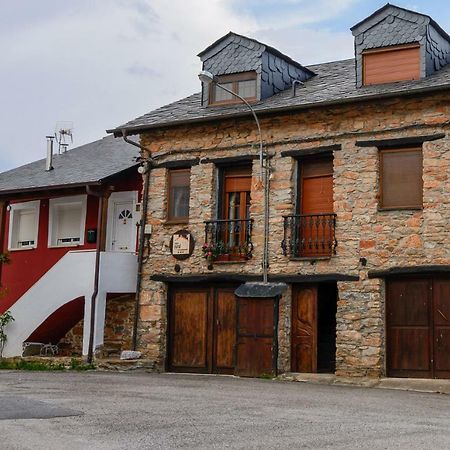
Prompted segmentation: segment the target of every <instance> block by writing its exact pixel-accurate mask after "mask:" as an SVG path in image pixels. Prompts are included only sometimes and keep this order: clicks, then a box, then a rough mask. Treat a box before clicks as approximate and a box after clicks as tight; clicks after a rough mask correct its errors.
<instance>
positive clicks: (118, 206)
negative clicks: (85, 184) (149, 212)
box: [107, 192, 138, 252]
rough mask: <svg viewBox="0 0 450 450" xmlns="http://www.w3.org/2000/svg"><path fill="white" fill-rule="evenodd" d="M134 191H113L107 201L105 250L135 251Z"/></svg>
mask: <svg viewBox="0 0 450 450" xmlns="http://www.w3.org/2000/svg"><path fill="white" fill-rule="evenodd" d="M135 210H136V192H115V193H113V194H111V197H110V199H109V203H108V230H107V250H108V251H110V252H135V251H136V236H137V228H136V223H137V222H138V218H137V217H136V213H135Z"/></svg>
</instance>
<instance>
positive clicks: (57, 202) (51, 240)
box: [48, 195, 87, 248]
mask: <svg viewBox="0 0 450 450" xmlns="http://www.w3.org/2000/svg"><path fill="white" fill-rule="evenodd" d="M86 202H87V195H73V196H70V197H60V198H52V199H50V202H49V211H48V246H49V248H52V247H78V246H80V245H84V234H85V231H86ZM70 204H79V205H81V217H80V241H79V242H70V243H69V242H64V243H61V244H58V241H57V239H56V236H55V233H56V232H57V230H56V229H55V212H56V209H57V207H58V206H61V205H70Z"/></svg>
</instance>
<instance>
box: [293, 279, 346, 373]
mask: <svg viewBox="0 0 450 450" xmlns="http://www.w3.org/2000/svg"><path fill="white" fill-rule="evenodd" d="M292 292H293V296H292V331H291V333H292V334H291V370H292V371H293V372H300V373H317V372H320V373H334V371H335V367H336V311H337V285H336V283H335V282H330V283H319V284H302V285H295V286H294V287H293V291H292Z"/></svg>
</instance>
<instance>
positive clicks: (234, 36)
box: [197, 31, 314, 76]
mask: <svg viewBox="0 0 450 450" xmlns="http://www.w3.org/2000/svg"><path fill="white" fill-rule="evenodd" d="M230 42H233V43H235V44H241V45H244V46H247V47H248V48H249V50H255V53H258V52H260V53H262V52H264V51H267V52H269V53H271V54H272V55H274V56H278V57H279V58H281V59H283V60H284V61H286V62H287V63H289V64H292V65H293V66H295V67H298V68H299V69H301V70H305V71H306V72H308V73H309V74H310V75H311V76H312V75H314V72H313V71H312V70H310V69H308V68H307V67H305V66H302V65H301V64H300V63H298V62H297V61H294V60H293V59H292V58H290V57H289V56H287V55H285V54H284V53H282V52H280V51H279V50H277V49H276V48H274V47H271V46H270V45H267V44H264V43H262V42H260V41H257V40H256V39H253V38H249V37H247V36H243V35H242V34H238V33H234V32H233V31H229V32H228V33H227V34H225V35H224V36H222V37H221V38H219V39H217V40H216V41H215V42H213V43H212V44H211V45H208V47H206V48H205V49H204V50H202V51H201V52H200V53H199V54H198V55H197V56H198V57H199V58H200V59H201V61H205V60H207V59H209V58H211V57H212V56H214V55H216V54H217V53H218V52H220V51H221V50H223V49H224V48H225V47H226V46H227V45H229V43H230Z"/></svg>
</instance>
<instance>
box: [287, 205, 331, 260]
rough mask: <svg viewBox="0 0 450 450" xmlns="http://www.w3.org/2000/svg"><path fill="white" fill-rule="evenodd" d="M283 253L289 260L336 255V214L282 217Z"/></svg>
mask: <svg viewBox="0 0 450 450" xmlns="http://www.w3.org/2000/svg"><path fill="white" fill-rule="evenodd" d="M283 219H284V239H283V241H282V243H281V247H282V249H283V253H284V255H285V256H289V257H290V258H302V257H321V256H322V257H326V256H331V255H332V254H334V253H336V246H337V241H336V236H335V229H336V214H333V213H324V214H297V215H290V216H283Z"/></svg>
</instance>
